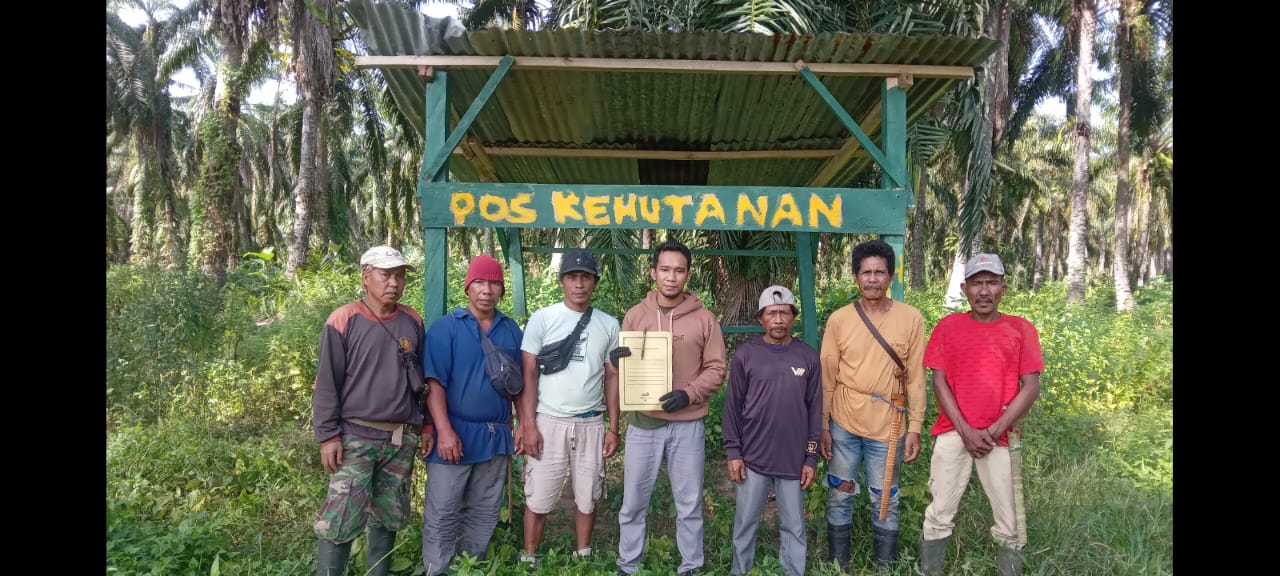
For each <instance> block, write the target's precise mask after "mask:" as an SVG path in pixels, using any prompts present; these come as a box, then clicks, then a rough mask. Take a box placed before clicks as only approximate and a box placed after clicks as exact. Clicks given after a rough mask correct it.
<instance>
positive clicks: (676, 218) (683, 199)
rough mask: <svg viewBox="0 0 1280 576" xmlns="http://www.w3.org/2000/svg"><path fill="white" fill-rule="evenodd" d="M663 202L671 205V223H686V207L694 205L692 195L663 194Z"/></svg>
mask: <svg viewBox="0 0 1280 576" xmlns="http://www.w3.org/2000/svg"><path fill="white" fill-rule="evenodd" d="M662 202H663V203H664V204H666V205H667V206H670V207H671V223H672V224H682V223H684V207H685V206H693V198H692V197H690V196H663V197H662Z"/></svg>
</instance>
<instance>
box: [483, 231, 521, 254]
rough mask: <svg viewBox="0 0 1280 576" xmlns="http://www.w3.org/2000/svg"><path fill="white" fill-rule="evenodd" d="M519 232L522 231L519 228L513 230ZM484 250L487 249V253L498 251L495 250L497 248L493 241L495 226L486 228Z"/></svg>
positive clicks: (515, 232) (514, 232)
mask: <svg viewBox="0 0 1280 576" xmlns="http://www.w3.org/2000/svg"><path fill="white" fill-rule="evenodd" d="M519 233H520V232H519V231H518V230H516V231H513V232H512V234H519ZM484 250H485V254H495V253H496V252H495V250H496V248H495V246H494V243H493V228H485V229H484Z"/></svg>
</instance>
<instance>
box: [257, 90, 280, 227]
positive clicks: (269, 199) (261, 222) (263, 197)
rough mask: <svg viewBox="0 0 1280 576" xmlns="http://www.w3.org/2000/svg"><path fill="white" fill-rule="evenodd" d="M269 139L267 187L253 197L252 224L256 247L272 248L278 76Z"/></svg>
mask: <svg viewBox="0 0 1280 576" xmlns="http://www.w3.org/2000/svg"><path fill="white" fill-rule="evenodd" d="M269 130H270V138H269V140H268V144H267V185H266V187H265V188H264V189H263V190H262V191H261V192H260V193H259V194H256V195H255V196H254V198H255V206H254V222H256V223H257V235H258V245H260V246H274V245H275V243H276V238H275V233H274V230H275V227H276V225H275V214H276V206H275V203H276V198H278V197H279V196H278V195H277V194H276V187H277V186H279V185H280V182H279V172H278V171H279V170H280V161H279V151H278V149H279V146H280V144H279V142H280V75H279V74H277V75H276V96H275V99H274V100H273V101H272V103H271V126H270V127H269Z"/></svg>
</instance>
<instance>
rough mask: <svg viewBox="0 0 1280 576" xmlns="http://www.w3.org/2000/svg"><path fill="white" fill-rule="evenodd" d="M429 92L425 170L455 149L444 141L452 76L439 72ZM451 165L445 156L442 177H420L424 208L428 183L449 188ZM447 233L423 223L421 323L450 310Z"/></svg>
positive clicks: (424, 149) (430, 83)
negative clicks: (432, 159)
mask: <svg viewBox="0 0 1280 576" xmlns="http://www.w3.org/2000/svg"><path fill="white" fill-rule="evenodd" d="M426 93H427V94H426V99H427V102H426V105H427V116H426V120H425V126H424V130H425V134H424V138H423V142H424V145H423V152H422V159H423V166H424V167H425V166H426V165H427V164H426V159H427V158H432V157H435V156H437V155H439V154H440V153H441V151H446V152H448V151H452V150H453V148H452V147H447V145H446V142H445V141H446V139H447V138H448V136H449V73H448V72H446V71H443V70H437V71H436V73H435V74H434V75H433V76H432V79H431V82H428V83H427V87H426ZM448 165H449V155H448V154H447V153H446V154H445V164H444V168H445V169H444V170H443V171H440V172H439V174H440V175H439V176H437V177H435V178H430V179H428V178H422V177H419V179H418V197H419V198H421V199H422V204H423V205H424V206H425V205H426V204H427V198H428V197H429V194H430V193H431V192H430V187H431V186H432V185H433V184H432V183H428V182H427V180H431V181H432V182H433V183H436V184H435V185H440V184H446V185H447V183H448V179H449V170H448ZM447 231H448V230H447V228H446V227H445V226H439V225H435V226H433V225H431V224H427V223H426V222H425V221H423V232H422V248H423V255H424V257H423V264H422V282H423V287H422V288H423V290H422V295H423V302H422V321H423V322H424V323H425V324H427V325H430V324H431V322H432V321H434V320H435V319H436V318H439V317H440V316H442V315H443V314H444V313H445V312H446V311H447V309H446V307H447V306H448V298H447V294H448V287H449V265H448V263H447V262H446V260H447V257H448V255H449V243H448V239H447V238H446V234H445V233H446V232H447Z"/></svg>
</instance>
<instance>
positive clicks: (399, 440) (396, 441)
mask: <svg viewBox="0 0 1280 576" xmlns="http://www.w3.org/2000/svg"><path fill="white" fill-rule="evenodd" d="M346 420H347V422H351V423H354V424H359V425H361V426H368V427H370V428H377V429H378V430H385V431H387V432H390V433H391V445H392V446H399V445H401V444H403V443H404V432H405V431H406V430H408V431H410V432H413V431H414V430H412V429H411V426H412V425H411V424H400V423H397V422H372V421H369V420H363V419H360V418H347V419H346Z"/></svg>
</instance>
